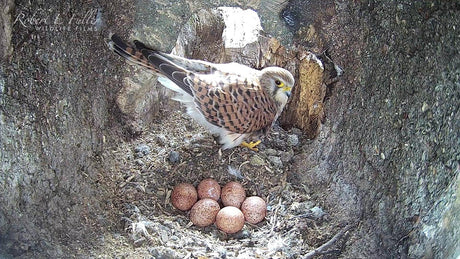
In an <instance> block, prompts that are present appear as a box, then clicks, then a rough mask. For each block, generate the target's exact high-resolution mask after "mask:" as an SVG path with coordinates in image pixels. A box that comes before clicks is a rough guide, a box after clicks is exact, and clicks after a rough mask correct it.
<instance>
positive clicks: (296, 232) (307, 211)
mask: <svg viewBox="0 0 460 259" xmlns="http://www.w3.org/2000/svg"><path fill="white" fill-rule="evenodd" d="M163 114H164V115H165V116H164V117H163V116H162V118H158V119H157V120H155V122H154V123H153V127H152V128H151V129H150V130H149V131H147V132H145V133H144V134H143V135H142V136H141V137H139V138H137V139H136V140H134V141H131V142H123V143H120V145H118V147H117V148H116V149H114V150H112V151H111V152H107V153H106V155H107V156H110V157H108V158H106V159H109V160H111V161H116V162H115V164H113V165H112V167H111V168H110V170H109V172H110V173H109V172H108V173H107V175H108V176H110V179H109V181H113V182H114V183H116V184H115V186H114V187H115V188H116V190H115V192H116V193H117V197H118V198H117V199H116V201H114V204H116V206H117V208H116V209H117V210H119V211H120V220H121V224H122V225H123V226H124V231H123V232H122V233H120V234H109V235H106V236H105V240H104V243H105V245H106V247H104V248H101V250H97V251H93V252H92V255H93V256H102V258H113V257H118V258H123V256H125V257H126V258H133V257H137V256H139V257H144V258H147V257H151V256H154V257H155V258H222V257H226V256H227V257H229V258H233V257H239V258H269V257H270V258H293V257H299V256H304V255H305V254H306V253H308V252H309V250H313V249H315V248H316V247H319V246H320V245H322V244H323V243H326V242H327V241H328V240H329V239H331V238H332V237H333V236H334V235H335V234H336V233H337V232H339V231H340V230H341V228H342V227H345V226H339V225H338V223H337V220H335V219H334V218H331V217H330V216H329V215H328V213H327V211H324V210H323V209H322V208H321V207H320V206H318V205H317V203H316V202H315V200H312V199H311V198H310V197H309V196H308V195H306V194H305V191H304V190H303V186H302V185H300V184H299V185H296V184H295V183H288V182H287V181H286V179H287V177H288V174H289V172H290V166H291V162H292V159H293V158H294V156H295V155H296V154H297V153H299V152H302V143H305V141H306V140H304V139H302V135H301V134H300V131H298V130H296V129H292V130H291V131H289V132H286V131H284V130H283V129H281V128H276V129H275V130H274V131H273V132H272V133H271V134H270V135H269V136H268V138H266V139H265V141H264V142H263V143H262V144H261V145H260V151H259V152H254V151H251V150H249V149H246V148H243V147H237V148H235V149H231V150H225V151H220V148H219V145H217V144H216V143H215V142H214V141H213V137H212V136H211V135H209V134H208V133H206V131H204V130H203V128H202V127H200V126H198V125H197V124H195V123H194V122H193V121H191V119H190V118H189V117H188V116H186V115H185V114H184V113H183V112H182V111H174V112H167V111H165V112H164V113H163ZM178 125H180V126H178ZM207 177H212V178H214V179H216V180H217V181H218V182H219V183H220V184H221V186H223V185H224V184H225V183H227V182H229V181H238V182H240V183H242V184H243V186H244V187H245V190H246V193H247V195H248V196H251V195H258V196H260V197H263V198H264V199H265V200H266V201H267V205H268V213H267V216H266V219H265V220H264V221H263V222H261V223H259V224H257V225H251V224H249V223H246V224H245V227H244V229H243V230H242V231H240V232H238V233H236V234H231V235H228V234H225V233H224V232H222V231H219V230H218V229H217V228H216V226H214V225H213V226H209V227H205V228H201V227H196V226H193V225H192V223H191V222H190V220H189V217H188V216H189V215H188V214H189V213H188V212H181V211H179V210H177V209H175V208H174V207H173V206H172V205H171V202H170V194H171V191H172V189H173V187H174V186H175V185H176V184H178V183H181V182H188V183H192V184H194V185H195V186H197V185H198V183H199V182H200V181H201V180H202V179H204V178H207ZM343 238H346V236H344V237H343ZM337 241H338V242H336V244H335V245H333V246H332V247H330V248H329V250H328V253H326V254H330V255H333V254H337V253H339V251H340V245H341V244H343V239H342V238H340V239H339V240H337ZM107 251H111V252H110V254H107Z"/></svg>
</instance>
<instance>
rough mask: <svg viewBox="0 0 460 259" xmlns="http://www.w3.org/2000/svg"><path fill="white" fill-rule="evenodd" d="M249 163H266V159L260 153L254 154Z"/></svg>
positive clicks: (257, 164) (258, 164)
mask: <svg viewBox="0 0 460 259" xmlns="http://www.w3.org/2000/svg"><path fill="white" fill-rule="evenodd" d="M249 163H250V164H251V165H255V166H261V165H265V161H264V160H263V159H262V158H261V157H260V156H258V155H254V156H252V157H251V160H250V161H249Z"/></svg>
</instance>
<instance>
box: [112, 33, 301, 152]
mask: <svg viewBox="0 0 460 259" xmlns="http://www.w3.org/2000/svg"><path fill="white" fill-rule="evenodd" d="M108 44H109V47H110V48H111V49H112V50H113V51H114V52H115V53H117V54H119V55H120V56H122V57H124V58H126V59H128V60H129V61H131V62H133V63H135V64H138V65H141V66H143V67H146V68H148V69H150V70H152V71H153V72H154V73H156V74H157V75H158V76H159V78H158V81H159V82H160V83H161V84H162V85H164V86H165V87H167V88H169V89H171V90H173V91H174V92H176V93H177V96H175V97H174V98H173V99H174V100H177V101H179V102H182V103H183V104H184V105H185V106H186V108H187V113H188V114H189V115H190V116H191V117H192V118H193V119H195V120H196V121H197V122H198V123H200V124H201V125H203V126H204V127H205V128H207V129H208V130H209V131H210V132H211V133H212V134H213V135H217V136H218V141H219V143H220V144H222V149H229V148H233V147H235V146H238V145H240V144H241V145H243V146H246V147H248V148H250V149H252V150H257V148H256V146H257V145H258V144H259V143H260V140H259V141H256V142H252V140H255V139H256V138H258V137H260V136H261V135H263V134H267V132H268V131H269V130H270V129H271V127H272V126H273V124H274V122H275V121H276V119H277V118H278V116H279V115H280V114H281V112H282V111H283V108H284V106H285V105H286V103H287V101H288V98H289V96H290V95H291V89H292V87H293V86H294V77H293V76H292V74H291V73H290V72H289V71H287V70H286V69H283V68H280V67H266V68H264V69H262V70H256V69H253V68H250V67H248V66H245V65H241V64H238V63H227V64H214V63H210V62H206V61H201V60H193V59H186V58H182V57H179V56H176V55H172V54H167V53H163V52H160V51H157V50H153V49H150V48H148V47H146V46H145V45H144V44H143V43H141V42H139V41H134V46H131V45H129V44H126V43H125V42H124V41H123V40H121V38H120V37H118V36H117V35H115V34H113V35H112V36H111V41H109V43H108ZM245 140H251V142H250V143H247V142H245Z"/></svg>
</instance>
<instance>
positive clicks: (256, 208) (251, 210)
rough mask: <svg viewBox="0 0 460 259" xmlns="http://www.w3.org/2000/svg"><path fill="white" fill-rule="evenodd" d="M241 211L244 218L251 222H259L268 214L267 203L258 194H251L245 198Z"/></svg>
mask: <svg viewBox="0 0 460 259" xmlns="http://www.w3.org/2000/svg"><path fill="white" fill-rule="evenodd" d="M241 211H242V212H243V214H244V218H245V219H246V221H247V222H249V223H251V224H257V223H259V222H261V221H262V220H264V218H265V215H266V214H267V204H266V203H265V201H264V200H263V199H262V198H260V197H258V196H251V197H248V198H246V200H244V202H243V204H241Z"/></svg>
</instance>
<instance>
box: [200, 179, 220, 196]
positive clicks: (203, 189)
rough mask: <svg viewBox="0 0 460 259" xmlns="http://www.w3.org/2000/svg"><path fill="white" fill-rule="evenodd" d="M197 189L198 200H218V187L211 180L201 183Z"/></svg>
mask: <svg viewBox="0 0 460 259" xmlns="http://www.w3.org/2000/svg"><path fill="white" fill-rule="evenodd" d="M197 189H198V197H199V198H200V199H203V198H210V199H213V200H215V201H217V200H219V198H220V185H219V183H217V181H216V180H214V179H212V178H206V179H204V180H203V181H201V182H200V184H198V188H197Z"/></svg>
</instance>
